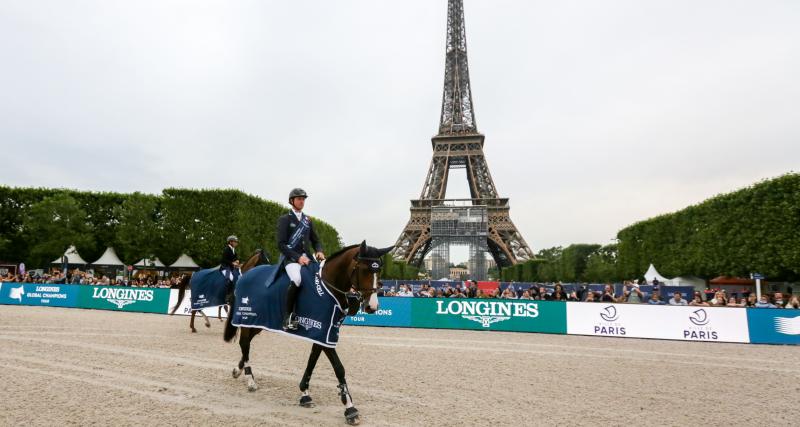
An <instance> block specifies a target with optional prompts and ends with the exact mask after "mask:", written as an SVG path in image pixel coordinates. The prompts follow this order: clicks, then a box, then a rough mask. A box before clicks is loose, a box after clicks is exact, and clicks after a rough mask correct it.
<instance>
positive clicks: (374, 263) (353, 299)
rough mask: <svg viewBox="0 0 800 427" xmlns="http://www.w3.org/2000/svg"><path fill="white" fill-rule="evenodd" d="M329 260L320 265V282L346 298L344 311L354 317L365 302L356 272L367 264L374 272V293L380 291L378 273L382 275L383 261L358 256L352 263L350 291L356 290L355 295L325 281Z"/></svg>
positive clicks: (318, 273)
mask: <svg viewBox="0 0 800 427" xmlns="http://www.w3.org/2000/svg"><path fill="white" fill-rule="evenodd" d="M326 261H327V260H322V263H320V266H319V271H318V272H317V276H319V280H320V282H322V284H323V285H324V286H325V287H326V288H327V289H330V290H333V291H335V292H337V293H339V294H340V295H343V296H344V297H345V303H346V307H345V308H344V310H343V311H346V312H347V314H348V315H350V316H352V315H354V314H356V313H357V312H358V308H359V307H360V306H361V304H362V303H363V302H364V295H363V294H362V289H361V287H360V286H358V278H357V277H355V275H356V272H357V271H358V266H359V265H364V264H363V263H364V262H366V263H367V267H368V268H369V269H370V271H371V272H372V291H373V292H375V291H376V290H377V289H378V273H380V271H381V268H382V266H383V260H382V259H380V258H368V257H361V254H360V253H359V254H356V255H355V256H354V257H353V259H352V260H351V261H350V264H351V265H352V268H350V275H349V276H348V277H349V281H348V282H349V283H348V284H349V285H350V286H349V289H355V290H356V291H355V293H353V292H350V291H349V289H348V290H347V291H343V290H341V289H339V288H337V287H336V286H334V285H333V284H332V283H328V282H327V281H325V279H323V278H322V271H323V268H324V267H325V262H326Z"/></svg>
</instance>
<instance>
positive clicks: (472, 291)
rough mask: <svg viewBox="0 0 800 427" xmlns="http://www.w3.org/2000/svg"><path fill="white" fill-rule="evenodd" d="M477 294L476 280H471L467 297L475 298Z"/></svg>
mask: <svg viewBox="0 0 800 427" xmlns="http://www.w3.org/2000/svg"><path fill="white" fill-rule="evenodd" d="M477 296H478V282H476V281H474V280H473V281H471V282H470V285H469V289H468V290H467V298H476V297H477Z"/></svg>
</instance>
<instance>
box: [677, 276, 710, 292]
mask: <svg viewBox="0 0 800 427" xmlns="http://www.w3.org/2000/svg"><path fill="white" fill-rule="evenodd" d="M667 283H668V284H669V286H693V287H694V288H695V289H696V290H702V289H705V288H706V281H705V279H701V278H700V277H697V276H678V277H675V278H673V279H672V280H670V281H669V282H667Z"/></svg>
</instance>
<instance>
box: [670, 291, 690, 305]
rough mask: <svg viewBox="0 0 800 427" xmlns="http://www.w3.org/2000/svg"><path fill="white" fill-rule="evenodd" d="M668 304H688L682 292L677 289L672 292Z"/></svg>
mask: <svg viewBox="0 0 800 427" xmlns="http://www.w3.org/2000/svg"><path fill="white" fill-rule="evenodd" d="M669 305H689V304H688V303H687V302H686V300H685V299H683V294H681V293H680V292H678V291H675V293H674V294H672V298H670V300H669Z"/></svg>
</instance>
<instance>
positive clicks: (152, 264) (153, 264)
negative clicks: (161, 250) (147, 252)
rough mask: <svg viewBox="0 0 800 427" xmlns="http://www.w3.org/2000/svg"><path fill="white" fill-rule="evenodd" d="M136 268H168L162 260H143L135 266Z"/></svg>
mask: <svg viewBox="0 0 800 427" xmlns="http://www.w3.org/2000/svg"><path fill="white" fill-rule="evenodd" d="M133 266H134V267H136V268H164V267H166V266H165V265H164V263H163V262H161V260H159V259H158V258H153V259H150V258H142V259H140V260H139V262H137V263H136V264H133Z"/></svg>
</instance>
